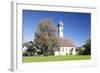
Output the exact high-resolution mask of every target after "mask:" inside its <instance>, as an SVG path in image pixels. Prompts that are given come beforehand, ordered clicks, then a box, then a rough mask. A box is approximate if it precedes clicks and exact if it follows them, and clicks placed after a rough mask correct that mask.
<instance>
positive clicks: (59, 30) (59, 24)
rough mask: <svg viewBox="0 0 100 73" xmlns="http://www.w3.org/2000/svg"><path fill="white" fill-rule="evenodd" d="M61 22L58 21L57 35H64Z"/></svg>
mask: <svg viewBox="0 0 100 73" xmlns="http://www.w3.org/2000/svg"><path fill="white" fill-rule="evenodd" d="M63 33H64V30H63V22H62V21H61V20H60V21H59V23H58V37H64V34H63Z"/></svg>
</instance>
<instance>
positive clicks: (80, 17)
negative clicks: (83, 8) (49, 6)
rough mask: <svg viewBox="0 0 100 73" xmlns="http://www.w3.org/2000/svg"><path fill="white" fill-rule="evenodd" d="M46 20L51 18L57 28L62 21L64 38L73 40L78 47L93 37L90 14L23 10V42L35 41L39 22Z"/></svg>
mask: <svg viewBox="0 0 100 73" xmlns="http://www.w3.org/2000/svg"><path fill="white" fill-rule="evenodd" d="M46 18H51V19H52V21H53V23H54V26H55V27H57V25H58V22H59V20H61V21H62V22H63V24H64V37H65V38H70V39H72V40H73V41H74V43H75V44H76V46H81V45H82V44H83V43H84V42H85V41H86V39H88V38H89V37H91V14H90V13H77V12H54V11H34V10H23V42H27V41H30V40H33V39H34V32H36V30H37V27H38V23H39V21H40V20H43V19H46Z"/></svg>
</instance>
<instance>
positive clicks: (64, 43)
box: [57, 37, 75, 47]
mask: <svg viewBox="0 0 100 73" xmlns="http://www.w3.org/2000/svg"><path fill="white" fill-rule="evenodd" d="M57 43H58V45H59V46H60V47H75V44H74V42H73V41H72V40H71V39H68V38H61V37H58V38H57Z"/></svg>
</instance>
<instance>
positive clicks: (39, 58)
mask: <svg viewBox="0 0 100 73" xmlns="http://www.w3.org/2000/svg"><path fill="white" fill-rule="evenodd" d="M87 59H91V56H90V55H83V56H82V55H80V56H79V55H65V56H30V57H23V62H46V61H69V60H87Z"/></svg>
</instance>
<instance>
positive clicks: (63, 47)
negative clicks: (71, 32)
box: [54, 20, 76, 56]
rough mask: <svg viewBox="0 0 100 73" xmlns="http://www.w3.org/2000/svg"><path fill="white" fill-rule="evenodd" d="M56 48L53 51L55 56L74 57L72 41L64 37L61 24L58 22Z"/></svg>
mask: <svg viewBox="0 0 100 73" xmlns="http://www.w3.org/2000/svg"><path fill="white" fill-rule="evenodd" d="M57 45H58V46H57V48H56V49H55V51H54V54H55V56H58V55H75V54H76V50H75V45H74V43H73V41H71V40H70V39H67V38H65V37H64V27H63V22H62V21H61V20H60V21H59V23H58V37H57Z"/></svg>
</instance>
